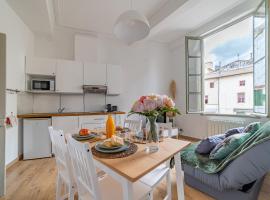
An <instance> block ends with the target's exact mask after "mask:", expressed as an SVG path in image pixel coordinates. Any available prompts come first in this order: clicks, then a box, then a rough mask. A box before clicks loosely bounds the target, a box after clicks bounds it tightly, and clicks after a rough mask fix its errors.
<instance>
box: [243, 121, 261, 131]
mask: <svg viewBox="0 0 270 200" xmlns="http://www.w3.org/2000/svg"><path fill="white" fill-rule="evenodd" d="M260 128H261V122H252V123H250V124H248V125H247V126H246V127H245V129H244V130H243V132H245V133H251V134H253V133H255V132H256V131H257V130H259V129H260Z"/></svg>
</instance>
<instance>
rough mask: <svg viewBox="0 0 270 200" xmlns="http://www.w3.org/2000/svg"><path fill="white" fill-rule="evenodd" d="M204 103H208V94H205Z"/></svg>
mask: <svg viewBox="0 0 270 200" xmlns="http://www.w3.org/2000/svg"><path fill="white" fill-rule="evenodd" d="M204 103H205V104H208V95H205V96H204Z"/></svg>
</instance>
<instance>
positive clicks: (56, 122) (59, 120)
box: [52, 116, 80, 134]
mask: <svg viewBox="0 0 270 200" xmlns="http://www.w3.org/2000/svg"><path fill="white" fill-rule="evenodd" d="M52 126H53V128H54V129H56V130H63V131H64V133H71V134H74V133H78V132H79V130H80V127H79V116H66V117H53V118H52Z"/></svg>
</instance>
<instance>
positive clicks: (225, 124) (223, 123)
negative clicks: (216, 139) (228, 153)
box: [207, 119, 246, 136]
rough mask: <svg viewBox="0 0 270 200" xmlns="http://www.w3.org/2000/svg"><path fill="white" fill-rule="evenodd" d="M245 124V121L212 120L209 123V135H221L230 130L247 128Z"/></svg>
mask: <svg viewBox="0 0 270 200" xmlns="http://www.w3.org/2000/svg"><path fill="white" fill-rule="evenodd" d="M245 124H246V123H245V121H238V120H237V121H236V120H223V119H211V120H209V121H208V131H207V135H208V136H212V135H217V134H221V133H224V132H225V131H226V130H228V129H231V128H236V127H241V126H245Z"/></svg>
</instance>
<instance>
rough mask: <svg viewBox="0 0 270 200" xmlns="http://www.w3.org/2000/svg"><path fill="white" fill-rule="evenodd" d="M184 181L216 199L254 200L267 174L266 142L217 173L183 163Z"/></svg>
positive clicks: (269, 162)
mask: <svg viewBox="0 0 270 200" xmlns="http://www.w3.org/2000/svg"><path fill="white" fill-rule="evenodd" d="M183 170H184V173H185V176H184V177H185V182H186V184H188V185H190V186H191V187H193V188H196V189H198V190H200V191H202V192H204V193H207V194H208V195H210V196H212V197H214V198H215V199H218V200H228V199H229V200H256V199H258V194H259V191H260V188H261V185H262V183H263V179H264V176H265V175H266V174H267V173H268V171H270V140H268V141H265V142H263V143H261V144H258V145H256V146H254V147H253V148H251V149H250V150H248V151H246V152H245V153H243V154H242V155H241V156H239V157H238V158H236V159H235V160H233V161H232V162H231V163H229V164H228V166H227V167H226V168H225V169H224V170H222V171H221V172H219V173H217V174H206V173H204V172H203V171H202V170H200V169H198V168H194V167H191V166H189V165H186V164H183Z"/></svg>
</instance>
